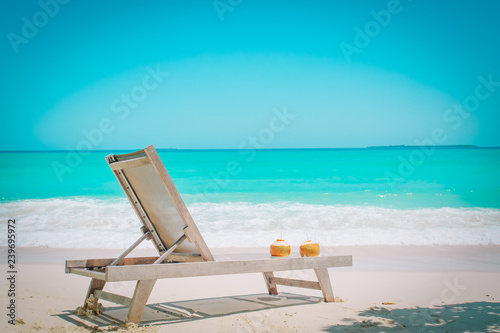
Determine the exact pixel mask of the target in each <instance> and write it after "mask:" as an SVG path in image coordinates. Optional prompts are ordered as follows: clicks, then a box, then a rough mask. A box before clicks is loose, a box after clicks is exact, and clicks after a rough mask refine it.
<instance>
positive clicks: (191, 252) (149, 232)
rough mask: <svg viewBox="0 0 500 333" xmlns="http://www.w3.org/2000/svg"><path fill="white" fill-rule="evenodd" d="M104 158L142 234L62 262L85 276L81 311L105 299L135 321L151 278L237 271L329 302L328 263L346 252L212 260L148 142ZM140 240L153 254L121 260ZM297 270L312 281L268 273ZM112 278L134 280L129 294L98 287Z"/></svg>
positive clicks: (346, 260)
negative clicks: (117, 248) (125, 244)
mask: <svg viewBox="0 0 500 333" xmlns="http://www.w3.org/2000/svg"><path fill="white" fill-rule="evenodd" d="M106 161H107V162H108V164H109V166H110V167H111V170H112V171H113V173H114V175H115V176H116V178H117V180H118V182H119V183H120V185H121V187H122V188H123V191H124V192H125V194H126V196H127V198H128V200H129V201H130V203H131V205H132V206H133V208H134V210H135V212H136V213H137V216H138V217H139V220H140V221H141V222H142V227H141V231H142V235H141V237H139V239H138V240H137V241H136V242H135V243H134V244H132V245H131V246H130V247H129V248H128V249H127V250H125V252H123V253H122V254H121V255H120V256H119V257H118V258H112V259H86V260H67V261H66V273H73V274H78V275H83V276H87V277H90V278H91V282H90V286H89V289H88V291H87V295H86V297H85V302H84V306H83V307H84V309H85V308H88V307H94V308H95V309H97V306H98V303H97V302H98V300H99V299H103V300H107V301H110V302H113V303H117V304H121V305H124V306H126V307H129V310H128V315H127V319H126V322H127V323H128V322H133V323H139V322H140V320H141V316H142V313H143V311H144V308H145V306H146V304H147V301H148V298H149V296H150V294H151V291H152V290H153V286H154V285H155V282H156V280H157V279H165V278H179V277H192V276H208V275H224V274H242V273H262V274H263V276H264V281H265V284H266V286H267V290H268V292H269V294H271V295H277V294H278V290H277V288H276V285H286V286H294V287H302V288H310V289H317V290H321V291H322V293H323V297H324V300H325V301H326V302H333V301H334V297H333V292H332V286H331V283H330V277H329V275H328V267H341V266H351V265H352V257H351V256H320V257H304V258H300V257H297V258H290V257H288V258H271V257H266V258H264V259H251V260H224V261H216V260H214V257H213V256H212V253H211V252H210V250H209V248H208V247H207V244H206V243H205V241H204V240H203V237H202V236H201V234H200V232H199V230H198V228H197V226H196V224H195V223H194V221H193V219H192V217H191V214H190V213H189V211H188V209H187V208H186V205H185V204H184V202H183V200H182V198H181V196H180V195H179V193H178V192H177V189H176V187H175V186H174V183H173V182H172V180H171V178H170V176H169V174H168V173H167V170H166V169H165V167H164V165H163V163H162V162H161V160H160V158H159V156H158V154H157V152H156V150H155V149H154V147H153V146H148V147H147V148H145V149H143V150H140V151H137V152H133V153H130V154H122V155H108V156H106ZM145 239H149V240H151V241H152V242H153V244H154V246H155V248H156V250H157V251H158V253H159V255H158V256H155V257H128V258H127V255H128V254H129V253H130V252H131V251H132V250H133V249H134V248H136V247H137V246H138V245H139V244H140V243H141V242H142V241H144V240H145ZM302 269H313V270H314V272H315V274H316V277H317V280H318V281H305V280H296V279H289V278H282V277H275V276H274V274H273V272H276V271H288V270H302ZM116 281H137V283H136V287H135V291H134V293H133V296H132V298H129V297H125V296H121V295H117V294H113V293H110V292H107V291H104V290H103V288H104V285H105V284H106V283H107V282H116ZM91 296H92V297H91Z"/></svg>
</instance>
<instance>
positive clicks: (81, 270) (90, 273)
mask: <svg viewBox="0 0 500 333" xmlns="http://www.w3.org/2000/svg"><path fill="white" fill-rule="evenodd" d="M69 272H70V273H73V274H78V275H83V276H88V277H91V278H93V279H97V280H106V274H105V273H102V272H96V271H91V270H88V269H85V268H70V271H69Z"/></svg>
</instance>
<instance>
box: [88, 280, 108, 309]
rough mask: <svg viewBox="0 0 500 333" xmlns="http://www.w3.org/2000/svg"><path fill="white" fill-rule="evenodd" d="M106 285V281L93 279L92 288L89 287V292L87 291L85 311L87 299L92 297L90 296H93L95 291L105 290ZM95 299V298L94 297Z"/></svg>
mask: <svg viewBox="0 0 500 333" xmlns="http://www.w3.org/2000/svg"><path fill="white" fill-rule="evenodd" d="M105 284H106V281H103V280H97V279H92V281H90V286H89V290H88V291H87V296H85V300H84V301H83V308H84V309H85V308H86V307H87V299H88V298H89V297H90V295H93V294H94V291H96V290H102V289H103V288H104V285H105ZM94 297H95V296H94ZM97 301H98V299H97V297H95V302H96V304H95V305H96V306H97Z"/></svg>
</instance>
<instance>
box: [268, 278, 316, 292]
mask: <svg viewBox="0 0 500 333" xmlns="http://www.w3.org/2000/svg"><path fill="white" fill-rule="evenodd" d="M270 280H271V283H275V284H279V285H282V286H290V287H299V288H308V289H317V290H321V287H320V286H319V282H316V281H306V280H295V279H286V278H280V277H273V278H271V279H270Z"/></svg>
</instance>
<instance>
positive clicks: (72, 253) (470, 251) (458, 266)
mask: <svg viewBox="0 0 500 333" xmlns="http://www.w3.org/2000/svg"><path fill="white" fill-rule="evenodd" d="M124 250H125V249H110V248H49V247H18V248H17V257H18V261H19V264H21V265H22V264H64V262H65V260H70V259H90V258H93V259H95V258H111V257H117V256H118V255H120V254H121V253H122V252H123V251H124ZM210 250H211V252H212V254H213V255H214V256H215V257H216V260H217V259H218V260H229V259H258V258H264V257H267V256H269V252H268V251H269V250H268V248H266V247H242V248H237V247H220V248H211V249H210ZM6 254H7V247H5V246H0V255H4V256H6ZM320 255H352V256H353V266H352V267H350V268H338V269H340V270H347V269H348V270H350V271H352V270H354V271H358V270H359V271H419V270H420V271H422V270H423V271H430V272H432V271H484V272H497V271H498V272H500V245H355V246H335V247H330V246H325V247H321V253H320ZM129 256H131V257H136V256H158V254H157V252H156V250H155V249H153V248H138V249H135V250H134V251H133V252H132V253H131V254H129ZM298 256H299V255H298V249H297V248H296V247H292V254H291V257H298Z"/></svg>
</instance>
